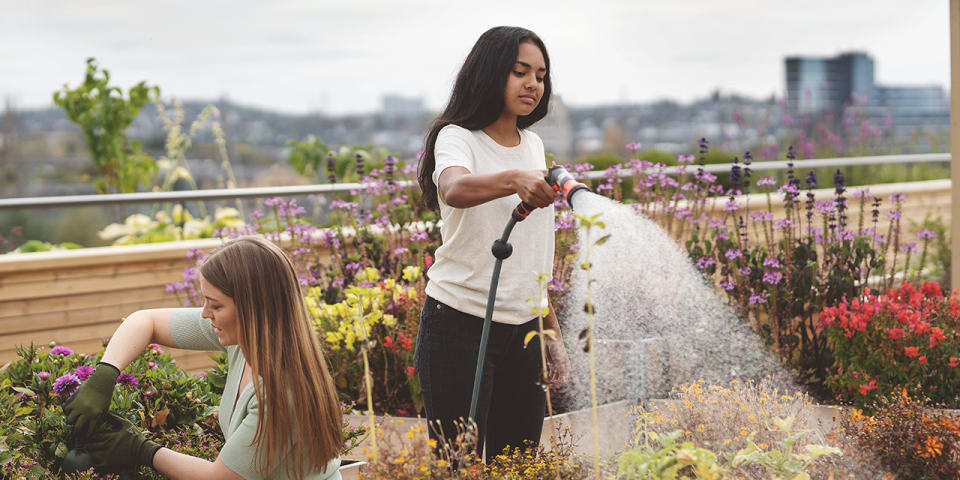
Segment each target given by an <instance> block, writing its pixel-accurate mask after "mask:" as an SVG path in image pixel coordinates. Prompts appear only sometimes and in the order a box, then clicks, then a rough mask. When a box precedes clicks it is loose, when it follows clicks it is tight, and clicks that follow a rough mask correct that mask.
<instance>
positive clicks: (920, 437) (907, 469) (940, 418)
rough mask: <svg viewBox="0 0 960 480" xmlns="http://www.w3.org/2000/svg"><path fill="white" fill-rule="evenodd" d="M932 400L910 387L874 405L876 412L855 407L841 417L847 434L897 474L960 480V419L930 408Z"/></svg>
mask: <svg viewBox="0 0 960 480" xmlns="http://www.w3.org/2000/svg"><path fill="white" fill-rule="evenodd" d="M928 403H929V399H923V398H920V397H914V396H911V395H910V394H909V393H908V392H907V391H906V389H904V390H901V391H900V392H897V393H894V394H892V395H890V396H884V397H881V398H879V399H878V401H877V403H875V404H874V405H873V408H874V410H875V411H876V413H875V414H874V415H873V416H866V415H863V411H862V410H859V409H850V410H849V412H848V413H846V414H845V415H844V416H843V417H842V418H841V422H840V423H841V426H842V428H843V430H844V432H845V434H846V436H847V437H848V438H849V439H850V441H851V442H852V445H854V446H856V447H857V448H861V449H864V450H867V451H869V452H871V453H873V454H875V455H876V457H877V458H878V459H879V460H880V461H881V462H882V463H883V465H885V466H886V467H887V468H889V469H890V470H891V471H892V472H893V473H894V474H895V475H896V476H897V478H922V479H928V480H934V479H944V480H946V479H955V478H957V477H958V476H960V419H958V418H957V416H956V414H955V413H949V412H937V411H933V410H930V409H928V408H927V404H928Z"/></svg>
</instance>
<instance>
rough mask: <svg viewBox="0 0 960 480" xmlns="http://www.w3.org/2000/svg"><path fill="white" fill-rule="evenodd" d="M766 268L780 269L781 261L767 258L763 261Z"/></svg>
mask: <svg viewBox="0 0 960 480" xmlns="http://www.w3.org/2000/svg"><path fill="white" fill-rule="evenodd" d="M763 266H764V267H770V268H778V267H779V266H780V260H777V259H776V258H774V257H767V258H765V259H764V260H763Z"/></svg>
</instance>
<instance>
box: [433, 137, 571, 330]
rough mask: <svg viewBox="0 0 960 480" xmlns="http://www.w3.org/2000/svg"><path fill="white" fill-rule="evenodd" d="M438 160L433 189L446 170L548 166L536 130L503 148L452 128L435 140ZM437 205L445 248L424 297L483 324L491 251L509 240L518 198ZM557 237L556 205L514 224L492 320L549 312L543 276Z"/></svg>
mask: <svg viewBox="0 0 960 480" xmlns="http://www.w3.org/2000/svg"><path fill="white" fill-rule="evenodd" d="M434 156H435V157H436V168H435V170H434V172H433V181H434V183H439V182H438V179H439V178H440V174H441V173H443V170H444V169H446V168H448V167H463V168H466V169H467V170H469V171H470V173H475V174H489V173H498V172H502V171H504V170H511V169H520V170H535V169H543V168H546V157H545V156H544V152H543V141H541V140H540V137H538V136H537V134H536V133H533V132H531V131H530V130H521V131H520V144H519V145H517V146H515V147H504V146H503V145H500V144H498V143H497V142H495V141H494V140H493V139H492V138H490V137H489V136H487V134H486V133H483V131H482V130H476V131H471V130H467V129H465V128H463V127H459V126H456V125H447V126H446V127H443V129H441V130H440V133H439V134H438V136H437V143H436V146H435V147H434ZM438 200H439V203H440V217H441V218H442V219H443V223H442V224H441V226H440V236H441V238H442V239H443V244H442V245H441V246H440V248H438V249H437V251H436V255H435V257H436V258H435V261H434V264H433V266H431V267H430V270H429V272H428V273H429V277H430V281H429V282H428V283H427V288H426V293H427V295H430V296H431V297H433V298H435V299H436V300H438V301H440V302H443V303H444V304H446V305H448V306H450V307H452V308H455V309H457V310H459V311H461V312H464V313H467V314H470V315H474V316H477V317H481V318H482V317H483V316H484V315H485V314H486V309H487V296H488V294H489V290H490V277H491V276H492V275H493V266H494V263H495V262H496V258H494V256H493V253H492V252H491V250H490V248H491V247H492V246H493V242H494V240H496V239H498V238H500V236H501V235H502V234H503V229H504V227H505V226H506V225H507V221H508V220H509V219H510V214H511V212H513V209H514V208H516V207H517V205H519V204H520V197H519V196H518V195H517V194H512V195H508V196H506V197H502V198H498V199H495V200H491V201H489V202H487V203H484V204H481V205H477V206H475V207H470V208H454V207H451V206H449V205H447V204H446V203H445V202H444V201H443V199H442V198H438ZM553 232H554V212H553V205H550V206H549V207H545V208H538V209H536V210H534V211H533V213H531V214H530V215H529V216H528V217H527V218H526V219H525V220H523V221H521V222H517V224H516V226H514V228H513V231H512V233H511V234H510V238H509V240H508V241H509V242H510V244H511V245H513V254H512V255H511V256H510V257H509V258H506V259H504V261H503V265H502V266H501V270H500V282H499V284H498V286H497V300H496V305H495V308H494V312H493V321H494V322H500V323H506V324H511V325H518V324H521V323H524V322H527V321H529V320H531V319H533V318H535V317H536V315H535V314H533V313H531V309H533V308H535V307H538V306H539V307H545V306H547V296H546V293H544V295H543V296H542V297H540V299H539V301H537V297H538V286H537V276H538V275H539V274H541V273H546V274H547V275H551V274H552V272H553V248H554V233H553ZM544 291H546V288H544Z"/></svg>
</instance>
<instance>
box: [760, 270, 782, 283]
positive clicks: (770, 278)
mask: <svg viewBox="0 0 960 480" xmlns="http://www.w3.org/2000/svg"><path fill="white" fill-rule="evenodd" d="M780 280H783V275H781V274H780V272H767V273H765V274H763V281H764V282H766V283H769V284H771V285H776V284H778V283H780Z"/></svg>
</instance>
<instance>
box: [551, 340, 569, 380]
mask: <svg viewBox="0 0 960 480" xmlns="http://www.w3.org/2000/svg"><path fill="white" fill-rule="evenodd" d="M569 375H570V359H569V358H567V348H566V347H565V346H564V345H563V340H562V339H559V338H558V339H556V340H554V339H552V338H548V339H547V385H548V386H549V387H550V388H558V387H562V386H563V385H564V384H566V383H567V378H568V377H569Z"/></svg>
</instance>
